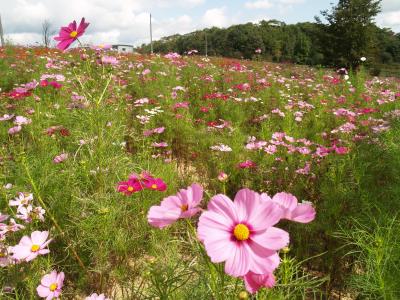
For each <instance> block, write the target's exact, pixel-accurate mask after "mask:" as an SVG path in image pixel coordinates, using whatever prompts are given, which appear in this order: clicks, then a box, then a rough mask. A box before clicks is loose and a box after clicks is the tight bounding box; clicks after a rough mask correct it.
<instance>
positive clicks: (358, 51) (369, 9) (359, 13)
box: [316, 0, 381, 68]
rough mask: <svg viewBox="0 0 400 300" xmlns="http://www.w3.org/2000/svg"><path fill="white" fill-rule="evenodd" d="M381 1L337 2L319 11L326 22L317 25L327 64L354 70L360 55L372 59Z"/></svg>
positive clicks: (349, 0)
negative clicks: (327, 8)
mask: <svg viewBox="0 0 400 300" xmlns="http://www.w3.org/2000/svg"><path fill="white" fill-rule="evenodd" d="M380 2H381V0H339V2H338V4H337V5H336V6H332V8H331V10H325V11H322V12H321V14H322V16H323V17H324V19H325V20H326V21H327V24H324V23H323V22H322V21H321V19H320V18H318V17H317V18H316V20H317V23H318V24H319V25H320V26H321V27H322V29H323V31H324V32H325V34H324V35H323V38H322V40H321V42H322V44H323V45H324V47H323V49H324V54H325V58H326V59H327V62H328V63H330V64H333V65H336V66H347V67H353V68H355V67H357V66H358V64H359V63H360V58H361V57H362V56H365V57H369V58H371V55H373V52H374V48H375V47H376V35H375V32H376V31H375V30H374V17H375V16H376V15H377V14H378V13H379V12H380V11H381V10H380Z"/></svg>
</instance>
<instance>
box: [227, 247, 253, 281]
mask: <svg viewBox="0 0 400 300" xmlns="http://www.w3.org/2000/svg"><path fill="white" fill-rule="evenodd" d="M234 249H235V251H234V252H233V253H231V254H230V257H229V259H228V260H227V261H226V262H225V273H227V274H229V275H231V276H233V277H239V276H244V275H245V274H246V273H247V272H249V268H250V263H249V257H248V253H246V251H245V247H243V246H242V245H239V244H238V246H236V247H235V248H234Z"/></svg>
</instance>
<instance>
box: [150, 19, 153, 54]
mask: <svg viewBox="0 0 400 300" xmlns="http://www.w3.org/2000/svg"><path fill="white" fill-rule="evenodd" d="M150 52H151V54H153V28H152V26H151V14H150Z"/></svg>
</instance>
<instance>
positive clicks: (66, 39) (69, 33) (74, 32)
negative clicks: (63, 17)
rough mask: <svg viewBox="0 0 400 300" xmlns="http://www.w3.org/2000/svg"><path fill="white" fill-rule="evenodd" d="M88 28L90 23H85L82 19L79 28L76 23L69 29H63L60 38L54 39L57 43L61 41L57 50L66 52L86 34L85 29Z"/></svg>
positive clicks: (59, 34)
mask: <svg viewBox="0 0 400 300" xmlns="http://www.w3.org/2000/svg"><path fill="white" fill-rule="evenodd" d="M88 26H89V23H85V18H82V20H81V23H80V24H79V26H78V27H77V25H76V21H73V22H72V23H70V24H69V25H68V27H61V29H60V32H59V33H58V36H56V37H55V38H54V39H55V40H56V41H59V43H58V44H57V48H58V49H60V50H63V51H64V50H66V49H67V48H68V47H69V46H70V45H71V44H72V43H73V42H74V41H75V40H77V39H78V38H79V37H80V36H81V35H82V34H84V33H85V29H86V28H87V27H88Z"/></svg>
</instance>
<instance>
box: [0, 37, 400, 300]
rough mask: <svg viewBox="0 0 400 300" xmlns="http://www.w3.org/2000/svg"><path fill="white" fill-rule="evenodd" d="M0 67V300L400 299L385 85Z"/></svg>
mask: <svg viewBox="0 0 400 300" xmlns="http://www.w3.org/2000/svg"><path fill="white" fill-rule="evenodd" d="M77 35H78V33H75V34H74V36H73V38H75V37H76V36H77ZM60 36H61V35H60ZM71 36H72V35H71ZM67 37H68V36H67ZM63 43H64V46H65V45H66V44H68V41H65V39H64V40H63ZM68 46H69V44H68V45H67V46H66V47H68ZM0 58H1V60H0V72H1V76H0V88H1V94H0V112H1V113H0V170H1V172H0V183H1V186H0V191H1V193H0V197H1V206H0V209H1V214H0V266H1V268H0V287H1V289H0V296H1V299H53V298H54V299H56V298H60V299H339V298H340V297H347V298H346V299H356V298H357V297H361V298H357V299H398V298H397V297H400V294H399V282H398V276H399V275H400V273H399V270H398V268H396V264H398V262H399V261H400V255H399V253H400V252H399V250H400V249H399V248H400V246H399V233H400V225H399V221H398V215H397V214H398V211H399V208H400V201H399V200H400V197H399V195H400V175H399V171H398V170H399V168H400V143H399V142H400V136H399V132H400V105H399V102H400V80H399V79H396V78H377V77H371V76H369V75H368V73H367V71H366V69H365V68H364V67H363V66H361V68H360V69H359V70H357V72H348V71H347V70H332V69H324V68H320V69H317V68H309V67H303V66H296V65H291V64H273V63H267V62H261V61H240V60H231V59H225V58H206V57H201V56H197V55H195V51H193V52H190V55H184V56H181V55H179V54H176V53H169V54H167V55H152V56H142V55H138V54H131V55H128V54H118V53H116V52H113V51H112V50H109V49H107V47H102V46H99V47H93V49H84V48H77V49H72V50H69V51H64V52H63V51H59V50H55V49H43V48H18V47H6V48H0Z"/></svg>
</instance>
